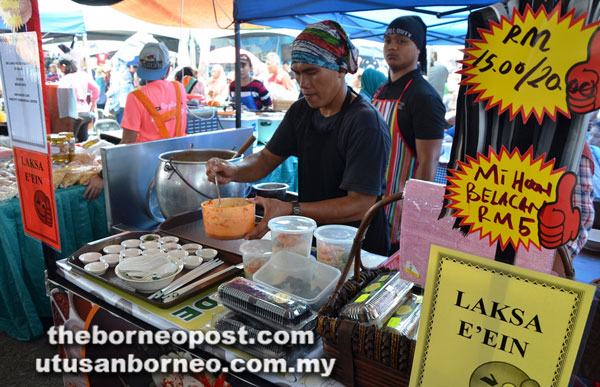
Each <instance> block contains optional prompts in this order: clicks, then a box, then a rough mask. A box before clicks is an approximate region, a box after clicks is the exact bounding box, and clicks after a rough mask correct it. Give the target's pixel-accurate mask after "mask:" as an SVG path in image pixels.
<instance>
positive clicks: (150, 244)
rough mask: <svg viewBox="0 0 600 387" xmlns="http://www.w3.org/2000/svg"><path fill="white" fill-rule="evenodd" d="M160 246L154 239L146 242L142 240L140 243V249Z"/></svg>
mask: <svg viewBox="0 0 600 387" xmlns="http://www.w3.org/2000/svg"><path fill="white" fill-rule="evenodd" d="M159 248H160V243H158V242H155V241H148V242H142V243H140V249H142V250H150V249H155V250H156V249H159Z"/></svg>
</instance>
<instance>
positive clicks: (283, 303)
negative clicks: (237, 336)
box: [218, 277, 317, 330]
mask: <svg viewBox="0 0 600 387" xmlns="http://www.w3.org/2000/svg"><path fill="white" fill-rule="evenodd" d="M218 295H219V299H220V300H221V302H222V303H223V305H225V306H226V307H228V308H230V309H232V310H234V311H236V312H240V313H243V314H245V315H248V316H250V317H253V318H255V319H258V320H260V321H262V322H263V323H265V324H267V325H269V326H270V327H272V328H274V329H285V330H298V329H312V327H314V324H315V318H316V316H317V315H316V314H315V313H313V312H312V311H311V310H310V309H309V308H308V306H307V305H306V304H305V303H304V302H302V301H300V300H298V299H297V298H296V297H293V296H290V295H289V294H286V293H282V292H279V291H277V290H275V289H272V288H270V287H268V286H264V285H261V284H258V283H256V282H253V281H250V280H247V279H245V278H243V277H237V278H234V279H233V280H231V281H229V282H227V283H225V284H222V285H221V286H219V290H218ZM308 324H311V326H309V325H308Z"/></svg>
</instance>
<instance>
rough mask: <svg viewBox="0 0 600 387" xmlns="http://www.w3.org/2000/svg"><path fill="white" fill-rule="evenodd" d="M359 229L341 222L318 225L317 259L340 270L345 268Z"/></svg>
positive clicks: (316, 233)
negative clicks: (340, 223)
mask: <svg viewBox="0 0 600 387" xmlns="http://www.w3.org/2000/svg"><path fill="white" fill-rule="evenodd" d="M357 231H358V229H357V228H356V227H351V226H344V225H339V224H330V225H327V226H320V227H317V229H316V230H315V238H316V239H317V260H318V261H319V262H323V263H325V264H327V265H330V266H333V267H336V268H338V269H339V270H340V271H342V270H344V266H346V262H348V256H349V255H350V248H351V247H352V242H354V237H355V236H356V232H357ZM350 273H352V270H350Z"/></svg>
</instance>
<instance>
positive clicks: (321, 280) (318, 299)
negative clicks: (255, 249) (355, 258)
mask: <svg viewBox="0 0 600 387" xmlns="http://www.w3.org/2000/svg"><path fill="white" fill-rule="evenodd" d="M340 274H341V273H340V271H339V270H338V269H336V268H335V267H332V266H329V265H326V264H324V263H321V262H318V261H315V260H314V259H312V258H308V257H304V256H301V255H299V254H296V253H293V252H290V251H285V250H284V251H280V252H278V253H274V254H273V256H272V257H271V259H270V260H269V262H267V263H266V264H265V265H264V266H263V267H261V268H260V270H258V271H257V272H256V273H254V281H256V282H258V283H259V284H263V285H267V286H269V287H272V288H274V289H276V290H278V291H281V292H285V293H288V294H291V295H292V296H294V297H295V298H297V299H298V300H300V301H302V302H304V303H306V304H307V305H308V306H309V307H310V308H311V309H313V310H319V308H320V307H321V306H323V304H325V302H326V301H327V298H328V297H329V295H330V294H331V293H332V292H333V289H334V288H335V285H336V283H337V281H338V279H339V278H340Z"/></svg>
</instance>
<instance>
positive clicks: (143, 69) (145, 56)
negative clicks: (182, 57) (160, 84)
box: [137, 43, 169, 81]
mask: <svg viewBox="0 0 600 387" xmlns="http://www.w3.org/2000/svg"><path fill="white" fill-rule="evenodd" d="M168 70H169V50H168V49H167V46H165V45H164V44H162V43H146V44H145V45H144V48H142V51H140V55H139V59H138V68H137V75H138V77H140V78H141V79H144V80H146V81H156V80H158V79H163V78H164V77H165V75H167V71H168Z"/></svg>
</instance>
